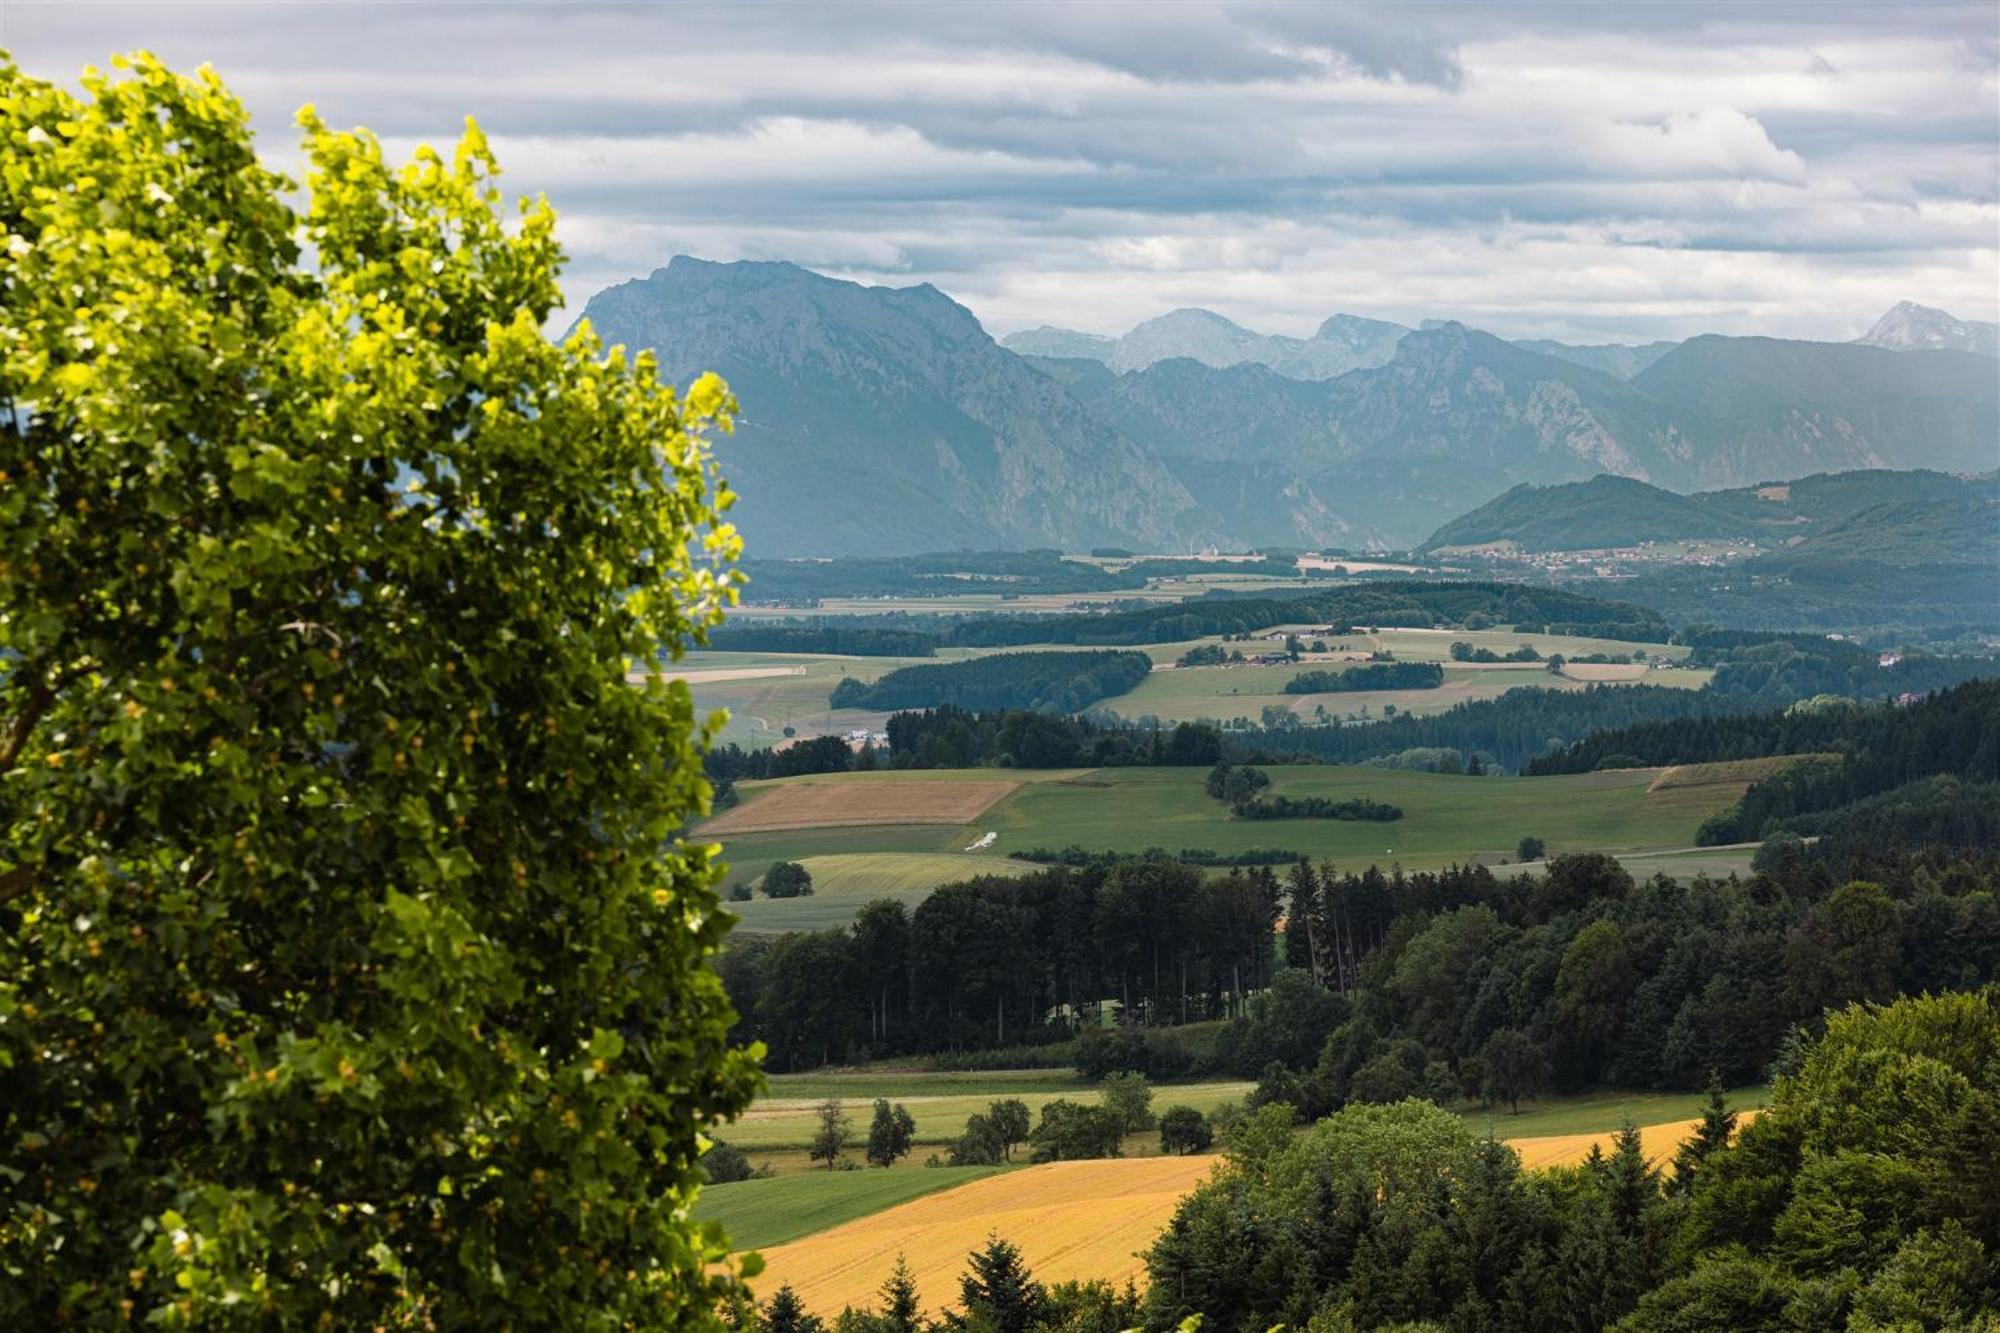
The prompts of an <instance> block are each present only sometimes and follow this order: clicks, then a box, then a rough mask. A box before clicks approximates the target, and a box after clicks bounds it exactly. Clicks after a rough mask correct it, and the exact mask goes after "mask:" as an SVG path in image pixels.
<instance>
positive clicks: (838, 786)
mask: <svg viewBox="0 0 2000 1333" xmlns="http://www.w3.org/2000/svg"><path fill="white" fill-rule="evenodd" d="M1019 785H1020V784H1019V783H1014V782H857V781H849V782H804V783H798V784H795V785H789V786H783V787H770V788H767V789H765V790H764V791H762V792H759V793H757V794H756V795H754V796H752V797H750V798H749V799H748V800H746V801H744V802H743V804H741V805H739V806H737V807H736V808H735V809H733V810H725V811H723V812H722V813H721V814H720V815H718V816H716V817H715V818H714V819H711V820H710V821H709V822H708V823H706V824H704V825H703V826H702V830H701V831H702V832H703V833H704V834H709V833H769V832H774V831H776V830H780V829H802V828H841V827H852V826H855V825H861V824H969V823H971V822H972V821H973V820H975V819H977V818H979V816H980V815H981V814H983V813H985V811H986V810H987V808H988V807H990V806H991V805H993V803H994V802H996V801H998V800H1000V799H1001V798H1002V797H1004V796H1006V795H1007V794H1008V793H1009V792H1012V791H1013V790H1014V788H1015V787H1017V786H1019Z"/></svg>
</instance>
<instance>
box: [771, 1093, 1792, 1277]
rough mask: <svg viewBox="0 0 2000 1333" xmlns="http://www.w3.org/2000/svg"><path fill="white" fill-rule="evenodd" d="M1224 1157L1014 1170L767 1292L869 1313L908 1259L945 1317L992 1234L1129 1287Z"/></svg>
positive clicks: (866, 1227)
mask: <svg viewBox="0 0 2000 1333" xmlns="http://www.w3.org/2000/svg"><path fill="white" fill-rule="evenodd" d="M1756 1116H1757V1112H1756V1111H1754V1110H1745V1111H1742V1112H1739V1113H1738V1115H1737V1125H1738V1127H1739V1128H1740V1127H1741V1126H1743V1125H1745V1124H1748V1123H1749V1122H1750V1121H1751V1120H1753V1119H1755V1118H1756ZM1699 1123H1700V1122H1699V1121H1698V1120H1676V1121H1671V1122H1669V1123H1666V1124H1660V1125H1647V1126H1644V1127H1642V1128H1641V1129H1640V1131H1639V1133H1640V1138H1641V1141H1642V1142H1643V1144H1644V1145H1645V1149H1646V1156H1647V1157H1648V1158H1649V1159H1650V1160H1652V1161H1653V1162H1654V1163H1655V1164H1664V1163H1665V1161H1666V1160H1667V1159H1668V1158H1671V1157H1672V1156H1673V1153H1674V1150H1675V1149H1676V1148H1678V1147H1679V1146H1680V1144H1681V1141H1682V1140H1683V1139H1684V1138H1686V1137H1687V1136H1688V1135H1689V1134H1690V1133H1691V1132H1692V1131H1693V1129H1694V1127H1695V1126H1696V1125H1697V1124H1699ZM1611 1139H1612V1136H1611V1135H1610V1134H1558V1135H1553V1136H1549V1137H1545V1138H1523V1139H1509V1140H1508V1141H1507V1142H1508V1143H1509V1144H1510V1145H1511V1146H1512V1147H1513V1148H1514V1150H1515V1151H1516V1152H1518V1153H1520V1155H1521V1164H1522V1165H1523V1166H1524V1167H1526V1168H1529V1169H1531V1170H1532V1169H1540V1168H1544V1167H1551V1166H1563V1165H1568V1164H1571V1163H1575V1162H1580V1161H1582V1160H1583V1159H1584V1158H1585V1157H1587V1156H1588V1155H1589V1153H1590V1149H1591V1147H1592V1145H1599V1146H1601V1147H1603V1148H1604V1149H1605V1150H1606V1151H1607V1152H1608V1151H1609V1150H1610V1148H1611ZM1220 1162H1221V1159H1220V1158H1219V1157H1213V1156H1209V1157H1137V1158H1132V1157H1128V1158H1112V1159H1109V1160H1103V1161H1088V1162H1051V1163H1048V1164H1046V1165H1044V1166H1035V1167H1027V1168H1024V1169H1022V1170H1018V1171H1003V1172H1001V1173H1000V1174H998V1175H994V1176H988V1177H985V1178H983V1179H980V1180H976V1181H974V1182H972V1183H971V1184H968V1185H962V1186H960V1187H958V1188H956V1189H950V1190H945V1191H942V1192H940V1193H937V1194H931V1195H927V1196H925V1197H923V1198H920V1199H916V1200H913V1201H912V1202H910V1203H905V1204H901V1205H898V1206H896V1207H893V1208H887V1209H884V1210H883V1211H881V1212H879V1213H873V1214H870V1215H869V1216H866V1217H860V1218H856V1219H855V1220H854V1221H852V1222H847V1223H844V1224H842V1225H840V1226H837V1227H833V1228H831V1229H829V1230H827V1231H822V1232H819V1233H818V1234H816V1235H812V1236H807V1237H805V1238H804V1239H803V1240H796V1241H793V1242H791V1243H790V1244H788V1245H778V1246H774V1247H772V1248H770V1249H767V1250H765V1251H763V1254H764V1259H765V1271H764V1276H763V1277H762V1278H760V1279H758V1282H757V1288H758V1290H759V1291H763V1292H767V1293H768V1292H772V1291H776V1290H777V1289H778V1287H779V1286H780V1285H781V1284H784V1283H790V1284H791V1285H792V1287H793V1288H794V1289H795V1290H797V1292H798V1294H799V1297H800V1299H801V1300H802V1301H804V1303H805V1306H806V1308H807V1309H808V1310H811V1311H813V1312H814V1313H816V1314H819V1315H821V1316H829V1317H830V1316H832V1315H834V1314H837V1313H839V1311H840V1309H841V1307H842V1306H845V1305H852V1306H854V1307H856V1308H857V1309H861V1308H869V1307H872V1305H873V1304H874V1302H875V1301H876V1299H877V1295H878V1293H879V1291H880V1288H881V1286H882V1281H883V1279H884V1278H886V1277H887V1276H888V1275H889V1270H890V1269H891V1268H893V1267H895V1263H896V1256H897V1255H898V1254H901V1255H902V1256H903V1257H904V1258H905V1260H907V1261H908V1263H909V1265H910V1271H911V1272H912V1273H913V1274H914V1275H915V1277H916V1280H917V1289H918V1291H919V1292H921V1293H922V1296H923V1300H924V1308H925V1310H926V1311H927V1312H929V1313H930V1314H932V1315H933V1316H935V1315H938V1314H940V1313H942V1311H943V1310H944V1309H945V1307H947V1306H949V1305H951V1304H952V1303H953V1302H954V1301H955V1300H956V1298H957V1293H958V1279H959V1275H960V1274H961V1273H963V1272H964V1271H965V1259H966V1256H967V1255H968V1254H970V1253H971V1252H972V1251H973V1250H975V1249H977V1248H978V1247H979V1246H981V1245H983V1244H984V1243H985V1241H986V1238H987V1236H988V1235H989V1234H998V1235H1000V1236H1002V1237H1004V1238H1006V1239H1007V1240H1010V1241H1012V1242H1014V1243H1015V1244H1016V1245H1018V1246H1020V1247H1021V1254H1022V1257H1023V1258H1024V1259H1025V1260H1026V1261H1027V1264H1028V1267H1029V1268H1030V1269H1031V1270H1032V1271H1033V1272H1034V1274H1035V1276H1036V1277H1037V1278H1039V1279H1041V1280H1042V1281H1043V1282H1061V1281H1065V1280H1067V1279H1070V1278H1079V1279H1081V1278H1105V1279H1107V1280H1109V1281H1110V1282H1111V1284H1112V1285H1113V1286H1123V1285H1124V1284H1125V1282H1126V1280H1127V1279H1131V1280H1134V1281H1139V1280H1142V1279H1143V1278H1144V1276H1145V1263H1144V1261H1143V1260H1142V1259H1141V1258H1140V1256H1141V1254H1142V1253H1143V1252H1144V1251H1145V1250H1146V1248H1147V1247H1148V1246H1150V1245H1151V1244H1152V1243H1153V1239H1154V1237H1156V1236H1158V1235H1159V1233H1160V1230H1161V1228H1162V1227H1164V1226H1166V1224H1167V1222H1168V1220H1169V1219H1170V1218H1171V1217H1172V1216H1173V1212H1174V1208H1175V1207H1176V1206H1177V1205H1178V1204H1179V1202H1180V1201H1181V1199H1182V1198H1183V1197H1185V1196H1186V1195H1187V1194H1188V1193H1189V1192H1191V1191H1192V1190H1193V1189H1194V1188H1195V1187H1196V1186H1197V1185H1199V1184H1201V1182H1202V1181H1203V1180H1205V1179H1206V1178H1207V1177H1208V1173H1209V1172H1210V1171H1211V1170H1212V1169H1213V1168H1214V1167H1216V1166H1217V1165H1219V1164H1220Z"/></svg>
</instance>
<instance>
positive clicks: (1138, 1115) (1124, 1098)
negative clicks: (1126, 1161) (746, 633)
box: [1097, 1069, 1153, 1134]
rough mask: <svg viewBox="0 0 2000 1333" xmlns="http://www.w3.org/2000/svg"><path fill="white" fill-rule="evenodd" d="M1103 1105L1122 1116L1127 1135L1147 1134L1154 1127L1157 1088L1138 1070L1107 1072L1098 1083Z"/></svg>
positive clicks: (1119, 1119)
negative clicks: (1154, 1095)
mask: <svg viewBox="0 0 2000 1333" xmlns="http://www.w3.org/2000/svg"><path fill="white" fill-rule="evenodd" d="M1097 1088H1098V1096H1099V1098H1100V1101H1101V1104H1102V1105H1103V1106H1104V1108H1105V1109H1106V1110H1107V1111H1110V1112H1111V1113H1112V1114H1113V1115H1116V1116H1117V1117H1118V1123H1119V1124H1121V1125H1123V1126H1124V1128H1125V1132H1126V1133H1127V1134H1143V1133H1145V1132H1146V1131H1147V1130H1149V1129H1151V1128H1152V1127H1153V1088H1152V1085H1151V1084H1149V1083H1148V1082H1146V1076H1145V1075H1144V1074H1141V1073H1139V1072H1137V1071H1136V1070H1130V1069H1128V1070H1126V1071H1125V1072H1124V1073H1122V1074H1110V1075H1107V1076H1106V1077H1105V1078H1104V1079H1103V1080H1102V1081H1101V1082H1099V1083H1098V1085H1097Z"/></svg>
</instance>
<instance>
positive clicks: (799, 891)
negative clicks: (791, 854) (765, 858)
mask: <svg viewBox="0 0 2000 1333" xmlns="http://www.w3.org/2000/svg"><path fill="white" fill-rule="evenodd" d="M763 889H764V896H765V897H766V898H810V897H812V891H813V877H812V871H810V870H807V869H806V868H805V867H804V866H802V865H800V864H799V863H798V862H797V861H774V862H772V863H771V868H770V869H769V870H766V871H765V872H764V881H763Z"/></svg>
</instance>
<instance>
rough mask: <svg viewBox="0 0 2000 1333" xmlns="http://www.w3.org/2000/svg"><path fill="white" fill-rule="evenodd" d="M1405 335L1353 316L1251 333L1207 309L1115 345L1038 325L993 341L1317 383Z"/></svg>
mask: <svg viewBox="0 0 2000 1333" xmlns="http://www.w3.org/2000/svg"><path fill="white" fill-rule="evenodd" d="M1408 332H1409V330H1408V329H1406V328H1404V327H1403V326H1402V325H1400V324H1390V323H1387V322H1385V321H1383V320H1379V319H1362V318H1360V317H1359V316H1356V315H1335V316H1333V317H1332V318H1331V319H1329V320H1327V321H1326V322H1325V323H1323V324H1321V325H1320V326H1319V330H1318V331H1317V332H1316V333H1315V334H1314V335H1313V336H1312V337H1310V338H1287V337H1284V336H1282V335H1280V334H1264V333H1256V332H1253V331H1252V330H1250V329H1246V328H1244V327H1243V326H1242V325H1240V324H1238V323H1236V322H1235V321H1233V320H1229V319H1225V318H1224V317H1223V316H1221V315H1218V314H1216V313H1215V312H1214V311H1212V310H1196V309H1184V310H1173V311H1169V312H1168V313H1166V314H1164V315H1160V316H1158V317H1157V318H1154V319H1149V320H1146V321H1145V322H1144V323H1142V324H1139V325H1137V326H1135V327H1134V328H1133V329H1132V330H1131V331H1130V332H1129V333H1126V334H1124V335H1122V336H1121V337H1117V338H1107V337H1105V336H1104V335H1102V334H1096V333H1078V332H1075V331H1074V330H1071V329H1059V328H1053V327H1050V326H1047V325H1044V326H1043V327H1041V328H1038V329H1029V330H1025V331H1023V332H1020V333H1011V334H1008V335H1007V337H1005V338H1003V339H1002V340H1001V345H1002V346H1004V347H1006V348H1007V349H1008V350H1009V351H1013V352H1018V353H1020V354H1021V355H1023V356H1050V357H1088V358H1090V359H1092V360H1096V361H1102V362H1103V363H1104V364H1105V365H1108V366H1110V367H1111V368H1112V369H1113V370H1120V371H1125V370H1144V369H1146V368H1147V367H1149V366H1153V365H1157V364H1159V363H1160V362H1162V361H1172V360H1176V359H1179V358H1183V357H1184V358H1187V359H1188V360H1192V361H1197V362H1200V363H1201V364H1202V365H1205V366H1211V367H1214V368H1215V369H1218V370H1221V369H1227V368H1228V367H1231V366H1240V365H1260V366H1268V367H1269V368H1271V369H1272V370H1275V371H1276V372H1278V373H1279V374H1280V375H1284V376H1286V377H1288V378H1291V379H1299V380H1325V379H1332V378H1333V377H1335V376H1336V375H1343V374H1345V373H1347V372H1348V371H1350V370H1354V369H1357V368H1359V367H1362V366H1376V365H1381V364H1382V363H1383V362H1385V361H1387V360H1389V358H1390V357H1391V356H1393V355H1394V354H1395V350H1396V343H1397V342H1398V341H1399V340H1400V339H1401V338H1402V336H1403V335H1404V334H1405V333H1408Z"/></svg>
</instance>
